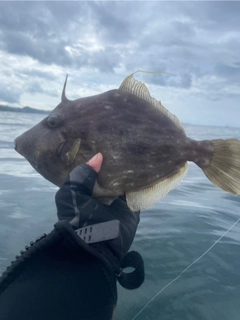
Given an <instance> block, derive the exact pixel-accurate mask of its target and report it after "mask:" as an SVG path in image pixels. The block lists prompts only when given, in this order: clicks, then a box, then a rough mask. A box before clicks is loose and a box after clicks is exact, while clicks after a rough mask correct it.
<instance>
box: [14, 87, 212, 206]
mask: <svg viewBox="0 0 240 320" xmlns="http://www.w3.org/2000/svg"><path fill="white" fill-rule="evenodd" d="M127 88H128V87H127ZM64 90H65V88H64ZM64 92H65V91H64ZM162 108H163V109H161V106H160V108H156V106H154V102H153V103H151V100H149V101H147V100H146V99H143V98H142V97H140V96H138V95H136V94H133V93H131V92H129V91H127V90H124V89H122V88H121V87H120V89H116V90H110V91H108V92H105V93H103V94H99V95H95V96H92V97H87V98H81V99H77V100H74V101H70V100H68V99H67V98H66V97H65V93H64V95H63V99H62V102H61V103H60V104H59V105H58V106H57V107H56V108H55V109H54V110H53V111H52V112H51V114H50V115H49V116H48V117H47V118H45V119H44V120H42V121H41V122H40V123H39V124H37V125H36V126H35V127H33V128H31V129H30V130H29V131H27V132H25V133H24V134H23V135H22V136H20V137H18V138H17V139H16V148H17V151H18V152H19V153H21V154H23V155H24V156H25V157H26V158H27V160H28V161H29V162H30V163H31V164H32V166H33V167H34V168H35V169H36V170H37V171H38V172H39V173H40V174H42V175H43V176H44V177H45V178H46V179H48V180H49V181H51V182H53V183H54V184H56V185H58V186H60V185H61V184H62V183H63V182H64V180H65V178H66V176H67V174H68V173H69V172H70V171H71V170H72V169H73V168H74V167H75V166H76V165H78V164H81V163H84V162H86V161H88V160H89V159H90V158H91V157H92V156H93V155H94V154H96V153H98V152H101V153H102V154H103V159H104V162H103V165H102V168H101V171H100V173H99V174H98V178H97V183H96V185H95V187H94V195H95V196H96V197H115V196H119V195H121V194H123V193H124V192H126V193H127V194H128V193H129V194H131V195H132V197H133V198H132V200H129V202H134V200H133V199H134V196H135V195H136V194H137V193H136V192H138V191H141V190H144V189H148V188H150V187H154V186H156V185H158V184H159V183H160V185H159V186H161V182H162V183H163V184H162V188H163V189H164V188H165V187H166V185H164V183H165V182H166V183H165V184H171V183H172V182H173V180H174V179H176V178H177V179H180V178H181V179H182V176H184V174H185V172H186V169H187V167H186V165H187V164H186V163H187V161H194V162H195V163H196V164H198V165H199V166H200V167H201V168H202V169H203V170H204V169H205V168H208V167H209V165H210V163H211V161H212V159H213V157H214V150H215V147H214V143H213V142H211V141H194V140H191V139H189V138H187V137H186V135H185V132H184V129H183V128H182V126H181V125H180V124H179V123H178V121H177V120H175V119H174V118H173V117H174V116H172V115H171V114H170V116H169V114H168V113H167V111H166V109H164V107H162ZM174 186H175V184H174V185H171V186H170V187H169V188H170V189H171V188H173V187H174ZM149 190H150V189H149ZM168 191H169V190H168V189H167V190H166V192H164V193H167V192H168ZM141 196H142V197H143V198H144V195H142V194H141ZM147 197H149V195H148V196H147ZM155 198H156V197H155ZM155 198H154V199H155ZM150 202H152V201H150ZM150 202H149V203H150ZM133 207H134V208H135V209H136V208H140V209H141V208H142V207H143V205H137V206H133Z"/></svg>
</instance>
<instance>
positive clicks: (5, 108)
mask: <svg viewBox="0 0 240 320" xmlns="http://www.w3.org/2000/svg"><path fill="white" fill-rule="evenodd" d="M0 111H7V112H26V113H47V114H49V113H50V112H51V111H50V110H49V111H46V110H39V109H33V108H30V107H23V108H14V107H9V106H4V105H0Z"/></svg>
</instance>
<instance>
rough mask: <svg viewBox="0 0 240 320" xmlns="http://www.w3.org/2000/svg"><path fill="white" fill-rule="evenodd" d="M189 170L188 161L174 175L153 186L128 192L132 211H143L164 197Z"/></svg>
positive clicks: (127, 197) (128, 201) (128, 202)
mask: <svg viewBox="0 0 240 320" xmlns="http://www.w3.org/2000/svg"><path fill="white" fill-rule="evenodd" d="M187 171H188V163H187V162H186V163H185V165H184V166H183V167H182V168H181V169H180V170H179V171H178V172H177V173H175V174H174V175H172V176H170V177H168V178H166V179H165V180H163V181H161V182H159V183H157V184H155V185H154V186H152V187H149V188H146V189H143V190H139V191H134V192H128V193H126V199H127V205H128V207H129V208H130V209H131V210H132V211H139V210H140V211H141V210H144V209H147V208H148V207H150V206H151V205H153V204H154V203H156V202H158V201H160V200H161V199H162V198H164V197H165V196H166V195H167V194H168V192H169V191H171V190H172V189H174V188H175V187H176V186H177V185H178V184H179V183H180V182H181V180H182V179H183V178H184V177H185V175H186V174H187Z"/></svg>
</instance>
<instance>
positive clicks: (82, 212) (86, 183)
mask: <svg viewBox="0 0 240 320" xmlns="http://www.w3.org/2000/svg"><path fill="white" fill-rule="evenodd" d="M96 176H97V173H96V172H95V171H94V170H93V169H92V168H91V167H90V166H89V165H87V164H83V165H80V166H77V167H75V168H74V169H73V170H72V172H71V173H70V174H69V176H68V178H67V179H66V181H65V183H64V184H63V186H62V187H61V188H60V189H59V191H58V192H57V193H56V197H55V201H56V206H57V215H58V218H59V220H67V221H69V223H70V224H71V225H72V226H73V227H75V228H79V227H81V226H82V225H83V224H84V223H85V222H86V220H88V219H89V217H90V216H91V214H92V213H93V211H94V210H95V208H96V206H97V203H96V201H95V200H94V199H92V197H91V196H92V191H93V187H94V184H95V180H96Z"/></svg>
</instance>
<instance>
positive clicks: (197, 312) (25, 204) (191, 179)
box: [0, 112, 240, 320]
mask: <svg viewBox="0 0 240 320" xmlns="http://www.w3.org/2000/svg"><path fill="white" fill-rule="evenodd" d="M43 117H44V115H41V114H27V113H25V114H24V113H21V114H20V113H19V114H18V113H12V112H0V273H2V272H3V271H4V270H5V268H6V267H7V266H8V265H9V263H10V262H11V260H13V259H14V257H15V255H16V254H18V253H19V251H20V250H21V249H24V247H25V245H27V244H29V242H30V241H31V240H34V239H35V238H36V237H37V236H39V235H41V234H42V233H44V232H45V233H47V232H49V231H50V230H51V229H52V227H53V224H54V223H55V222H56V219H57V217H56V208H55V203H54V196H55V193H56V191H57V187H55V186H54V185H53V184H51V183H50V182H48V181H46V180H45V179H44V178H42V177H41V176H40V175H39V174H38V173H37V172H35V170H34V169H33V168H32V167H31V166H30V164H29V163H28V162H27V161H26V160H25V159H24V158H23V157H21V156H20V155H19V154H18V153H17V152H15V150H14V145H13V141H14V139H15V138H16V137H17V136H18V135H20V134H21V133H22V132H24V131H25V130H27V129H29V128H30V127H32V126H33V125H34V124H36V123H38V122H39V121H40V120H41V119H43ZM185 129H186V132H187V135H188V136H189V137H191V138H194V139H197V140H202V139H211V138H213V139H216V138H231V137H235V138H240V128H228V127H204V126H192V125H186V126H185ZM239 208H240V197H234V196H232V195H230V194H227V193H225V192H223V191H221V190H219V189H218V188H216V187H215V186H213V185H212V184H211V183H210V182H209V181H208V180H207V178H206V177H205V175H204V174H203V173H202V171H201V170H200V169H199V168H198V167H197V166H196V165H194V164H193V163H190V164H189V172H188V175H187V176H186V178H185V179H184V180H183V182H182V183H181V184H180V185H179V186H178V187H177V188H176V189H175V190H173V191H172V192H170V193H169V194H168V195H167V196H166V197H165V198H164V199H163V200H162V201H161V202H159V203H157V204H156V205H154V206H153V207H152V208H151V209H149V210H146V211H143V212H142V213H141V222H140V225H139V228H138V232H137V235H136V238H135V241H134V244H133V246H132V249H133V250H137V251H138V252H140V253H141V255H142V257H143V259H144V261H145V272H146V280H145V282H144V284H143V285H142V287H141V288H139V289H137V290H133V291H127V290H125V289H122V288H121V287H119V300H118V306H117V310H116V315H115V319H116V320H132V319H137V320H158V319H159V320H170V319H171V320H175V319H176V320H239V319H240V222H239V223H237V224H236V225H235V226H234V227H233V228H232V229H231V230H230V231H229V232H228V233H227V234H226V235H225V236H224V237H223V238H222V239H221V240H220V241H219V242H218V243H216V245H215V246H213V247H212V249H211V250H210V251H208V252H207V253H206V254H205V255H203V254H204V252H206V251H207V250H208V249H209V248H210V247H211V246H212V245H213V244H214V243H215V242H216V241H217V240H218V239H219V238H220V237H221V236H222V235H223V234H224V233H225V232H226V231H227V230H228V229H229V228H230V227H231V226H232V225H233V224H234V223H235V222H236V221H237V220H238V219H239V218H240V210H239ZM202 255H203V256H202ZM201 256H202V257H201ZM199 257H201V258H200V259H199V260H198V261H196V262H195V263H194V264H192V263H193V262H194V261H195V260H196V259H198V258H199ZM191 264H192V265H191ZM189 265H191V266H190V267H189V268H188V269H187V270H186V271H185V272H184V273H182V271H183V270H185V269H186V268H187V267H188V266H189ZM181 273H182V274H181ZM180 274H181V276H180V277H179V275H180ZM177 277H178V278H177ZM175 278H177V280H176V281H174V282H172V283H171V284H170V285H168V284H169V283H170V282H171V281H172V280H173V279H175ZM167 285H168V286H167ZM165 286H167V287H166V288H165V289H164V290H162V289H163V288H164V287H165ZM160 290H162V291H161V292H160ZM157 293H159V294H158V295H157V296H156V297H155V299H153V300H152V301H151V302H150V303H149V304H148V305H147V306H146V308H145V309H144V310H143V311H142V312H141V313H140V314H139V315H138V316H137V317H136V315H137V314H138V313H139V311H140V310H141V309H142V308H143V307H144V306H145V305H146V304H147V303H148V302H149V300H150V299H152V298H153V297H154V296H155V295H156V294H157Z"/></svg>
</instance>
